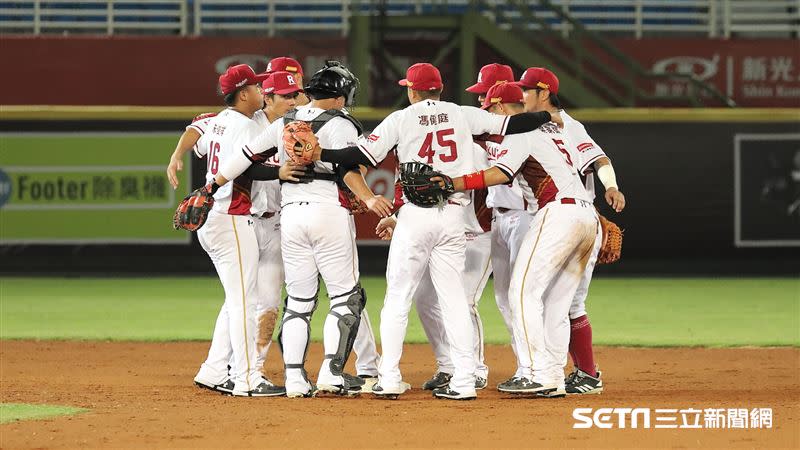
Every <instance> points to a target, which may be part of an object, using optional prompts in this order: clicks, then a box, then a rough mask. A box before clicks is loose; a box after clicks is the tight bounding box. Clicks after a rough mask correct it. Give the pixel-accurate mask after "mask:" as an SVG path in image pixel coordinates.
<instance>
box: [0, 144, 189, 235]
mask: <svg viewBox="0 0 800 450" xmlns="http://www.w3.org/2000/svg"><path fill="white" fill-rule="evenodd" d="M174 145H175V135H153V134H146V133H141V134H121V133H120V134H116V133H106V134H82V133H80V134H78V133H72V134H53V133H49V134H40V135H31V134H27V135H23V134H16V135H14V134H3V135H0V149H1V150H0V244H2V245H13V244H164V243H170V244H188V243H189V242H190V241H189V235H188V233H186V232H183V231H181V232H178V231H175V230H173V229H172V226H171V220H172V214H173V212H174V211H175V208H176V206H177V204H178V202H179V201H180V200H181V199H182V198H183V196H184V195H185V194H184V193H183V191H179V192H176V191H173V190H172V188H171V187H170V186H169V183H168V182H167V179H166V176H165V167H166V161H167V160H168V159H169V149H171V148H173V147H174ZM185 167H187V170H185V171H183V172H181V173H180V174H179V175H180V176H181V177H182V181H181V186H182V187H184V188H186V189H187V190H188V186H189V184H190V182H189V180H190V179H191V174H190V169H188V167H190V165H189V164H186V166H185Z"/></svg>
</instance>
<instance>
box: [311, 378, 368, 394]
mask: <svg viewBox="0 0 800 450" xmlns="http://www.w3.org/2000/svg"><path fill="white" fill-rule="evenodd" d="M327 394H332V395H335V396H338V397H355V396H357V395H360V394H361V386H350V385H349V384H347V381H345V382H344V384H318V385H317V393H316V395H315V396H316V397H325V396H326V395H327Z"/></svg>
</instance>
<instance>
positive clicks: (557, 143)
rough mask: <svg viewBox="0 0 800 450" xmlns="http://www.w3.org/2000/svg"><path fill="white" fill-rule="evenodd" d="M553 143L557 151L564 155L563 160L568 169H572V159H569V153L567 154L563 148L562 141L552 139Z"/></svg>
mask: <svg viewBox="0 0 800 450" xmlns="http://www.w3.org/2000/svg"><path fill="white" fill-rule="evenodd" d="M553 143H555V144H556V147H558V150H559V151H560V152H561V153H563V154H564V157H565V158H567V164H569V165H570V167H572V158H570V157H569V153H568V152H567V149H566V148H564V141H562V140H561V139H553Z"/></svg>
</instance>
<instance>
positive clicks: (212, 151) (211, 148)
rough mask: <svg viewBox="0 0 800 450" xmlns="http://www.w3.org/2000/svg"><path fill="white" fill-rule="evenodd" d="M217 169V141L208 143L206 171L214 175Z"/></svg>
mask: <svg viewBox="0 0 800 450" xmlns="http://www.w3.org/2000/svg"><path fill="white" fill-rule="evenodd" d="M217 170H219V142H211V143H210V144H208V171H209V172H211V175H216V174H217Z"/></svg>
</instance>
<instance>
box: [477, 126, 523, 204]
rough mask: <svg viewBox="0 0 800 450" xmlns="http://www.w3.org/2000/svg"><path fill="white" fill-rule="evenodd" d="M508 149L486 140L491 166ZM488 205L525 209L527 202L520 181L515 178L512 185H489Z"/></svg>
mask: <svg viewBox="0 0 800 450" xmlns="http://www.w3.org/2000/svg"><path fill="white" fill-rule="evenodd" d="M507 151H508V149H507V148H504V147H503V145H502V144H498V143H497V142H492V141H486V154H487V156H488V158H489V165H490V166H494V165H495V163H497V158H498V157H500V156H502V155H503V152H507ZM486 206H488V207H489V208H506V209H519V210H522V209H525V207H526V202H525V199H523V198H522V188H520V187H519V181H518V180H517V179H516V178H515V179H513V180H512V183H511V184H510V185H508V184H498V185H496V186H489V194H488V195H487V196H486Z"/></svg>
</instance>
